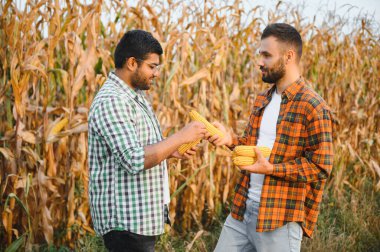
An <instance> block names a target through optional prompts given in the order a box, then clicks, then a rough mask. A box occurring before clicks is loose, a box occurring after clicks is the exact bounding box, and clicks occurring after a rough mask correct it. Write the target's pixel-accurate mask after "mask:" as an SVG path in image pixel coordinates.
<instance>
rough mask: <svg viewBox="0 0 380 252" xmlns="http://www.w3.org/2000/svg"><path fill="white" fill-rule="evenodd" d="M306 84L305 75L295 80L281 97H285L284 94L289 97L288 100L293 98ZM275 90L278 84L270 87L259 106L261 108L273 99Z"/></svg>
mask: <svg viewBox="0 0 380 252" xmlns="http://www.w3.org/2000/svg"><path fill="white" fill-rule="evenodd" d="M304 85H305V81H304V79H303V77H301V76H300V77H299V78H298V79H297V80H296V81H295V82H293V83H292V84H290V85H289V86H288V87H287V88H286V89H285V90H284V91H283V92H282V94H281V98H283V97H284V95H285V96H286V97H287V98H288V100H293V98H294V96H295V95H296V94H297V93H298V91H299V90H300V89H301V88H302V87H303V86H304ZM273 92H276V85H273V86H272V87H271V88H269V89H268V90H267V91H266V93H265V94H264V95H265V97H266V99H265V100H264V101H263V102H262V103H261V105H260V106H259V109H262V108H264V107H265V106H267V105H268V104H269V102H270V101H271V100H272V95H273Z"/></svg>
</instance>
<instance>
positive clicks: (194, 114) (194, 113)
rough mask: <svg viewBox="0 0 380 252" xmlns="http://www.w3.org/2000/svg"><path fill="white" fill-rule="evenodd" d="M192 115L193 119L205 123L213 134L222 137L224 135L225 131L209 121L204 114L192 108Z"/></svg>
mask: <svg viewBox="0 0 380 252" xmlns="http://www.w3.org/2000/svg"><path fill="white" fill-rule="evenodd" d="M190 117H191V119H193V121H198V122H201V123H203V124H204V125H205V127H206V129H207V131H208V132H209V133H210V134H211V136H213V135H215V134H217V135H219V136H220V137H222V138H223V137H224V134H223V132H221V131H220V130H219V129H217V128H215V126H214V125H212V124H211V123H209V122H208V121H207V120H206V119H205V118H204V117H203V116H201V115H200V114H199V113H198V112H197V111H195V110H192V111H190Z"/></svg>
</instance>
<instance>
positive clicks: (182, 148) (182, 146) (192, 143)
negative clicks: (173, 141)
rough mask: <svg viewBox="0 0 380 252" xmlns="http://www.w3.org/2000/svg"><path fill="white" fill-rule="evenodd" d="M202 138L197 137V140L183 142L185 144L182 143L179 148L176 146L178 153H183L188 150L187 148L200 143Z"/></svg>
mask: <svg viewBox="0 0 380 252" xmlns="http://www.w3.org/2000/svg"><path fill="white" fill-rule="evenodd" d="M201 140H202V139H198V140H195V141H193V142H190V143H185V144H182V145H181V146H180V147H179V148H178V152H179V154H181V155H183V154H184V153H185V152H186V151H188V150H189V149H191V148H192V147H194V146H196V145H197V144H199V143H200V141H201Z"/></svg>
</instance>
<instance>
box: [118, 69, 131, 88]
mask: <svg viewBox="0 0 380 252" xmlns="http://www.w3.org/2000/svg"><path fill="white" fill-rule="evenodd" d="M115 75H116V76H117V77H119V78H120V79H121V80H122V81H124V82H125V83H126V84H127V85H128V86H129V87H130V88H132V89H135V88H134V87H132V86H131V84H130V83H132V82H131V77H130V75H129V74H128V73H127V72H126V71H125V70H123V69H119V68H117V69H116V70H115Z"/></svg>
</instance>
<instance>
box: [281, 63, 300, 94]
mask: <svg viewBox="0 0 380 252" xmlns="http://www.w3.org/2000/svg"><path fill="white" fill-rule="evenodd" d="M299 77H300V72H299V70H298V69H295V70H292V71H287V72H286V73H285V75H284V77H282V78H281V79H280V80H278V81H277V82H276V92H277V94H282V92H284V91H285V89H286V88H287V87H289V86H290V85H291V84H292V83H294V82H295V81H296V80H298V78H299Z"/></svg>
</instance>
